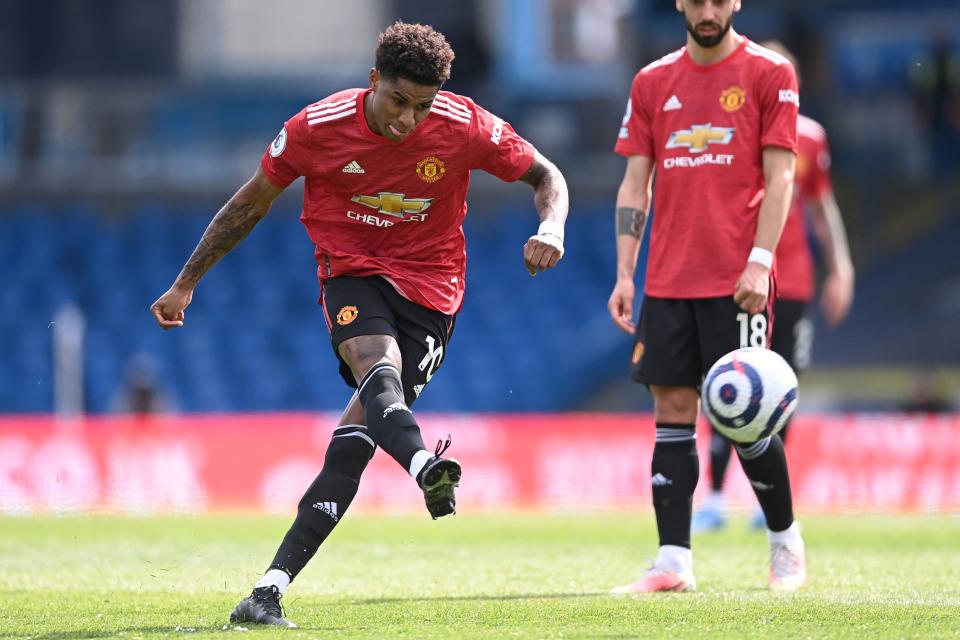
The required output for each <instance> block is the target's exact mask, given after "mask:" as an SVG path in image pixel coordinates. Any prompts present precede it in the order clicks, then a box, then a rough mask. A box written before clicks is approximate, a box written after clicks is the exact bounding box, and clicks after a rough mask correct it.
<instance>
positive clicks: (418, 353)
mask: <svg viewBox="0 0 960 640" xmlns="http://www.w3.org/2000/svg"><path fill="white" fill-rule="evenodd" d="M320 304H321V305H322V306H323V314H324V316H325V317H326V320H327V329H328V330H329V331H330V342H331V344H332V345H333V352H334V353H335V354H336V356H337V359H338V360H340V375H341V376H342V377H343V379H344V381H345V382H346V383H347V384H348V385H350V386H351V387H354V388H356V386H357V381H356V380H355V379H354V377H353V373H352V372H351V371H350V367H349V366H347V363H346V362H344V361H343V358H341V357H340V350H339V349H340V343H342V342H344V341H345V340H349V339H350V338H355V337H357V336H370V335H384V336H393V337H394V339H396V341H397V344H398V345H399V346H400V355H401V369H402V370H401V372H400V380H401V382H402V383H403V395H404V400H405V402H406V403H407V406H411V405H412V404H413V403H414V401H415V400H416V399H417V397H418V396H419V395H420V392H421V391H423V388H424V387H425V386H426V384H427V382H429V381H430V379H431V378H432V377H433V375H434V374H435V373H436V372H437V370H438V369H439V368H440V365H441V364H442V363H443V360H444V357H445V356H446V352H447V343H448V342H449V341H450V336H451V335H453V325H454V320H455V316H450V315H447V314H445V313H441V312H439V311H437V310H435V309H428V308H427V307H424V306H421V305H419V304H417V303H415V302H411V301H409V300H407V299H406V298H404V297H403V296H401V295H400V294H399V293H397V291H396V289H394V288H393V286H392V285H391V284H390V283H389V282H387V281H386V280H384V279H383V278H381V277H380V276H369V277H366V278H354V277H351V276H341V277H338V278H331V279H329V280H327V281H325V282H324V283H323V294H322V296H321V298H320Z"/></svg>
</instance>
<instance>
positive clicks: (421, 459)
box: [409, 449, 433, 478]
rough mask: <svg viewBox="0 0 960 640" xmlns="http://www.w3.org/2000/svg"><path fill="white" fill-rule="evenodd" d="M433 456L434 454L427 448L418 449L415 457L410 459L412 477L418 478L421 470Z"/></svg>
mask: <svg viewBox="0 0 960 640" xmlns="http://www.w3.org/2000/svg"><path fill="white" fill-rule="evenodd" d="M432 457H433V454H432V453H430V452H429V451H427V450H426V449H420V451H417V452H416V453H415V454H413V459H412V460H410V469H409V471H410V477H411V478H416V477H417V475H418V474H419V473H420V470H421V469H423V467H424V466H425V465H426V464H427V462H428V461H429V460H430V458H432Z"/></svg>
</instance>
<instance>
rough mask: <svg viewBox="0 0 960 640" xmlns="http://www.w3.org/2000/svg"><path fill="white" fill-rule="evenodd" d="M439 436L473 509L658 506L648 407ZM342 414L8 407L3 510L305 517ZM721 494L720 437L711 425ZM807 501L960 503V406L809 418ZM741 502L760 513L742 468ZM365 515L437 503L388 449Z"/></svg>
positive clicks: (794, 456)
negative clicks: (60, 416) (72, 417)
mask: <svg viewBox="0 0 960 640" xmlns="http://www.w3.org/2000/svg"><path fill="white" fill-rule="evenodd" d="M419 418H420V421H421V425H422V427H423V432H424V440H425V441H426V442H427V446H428V447H429V446H432V443H434V442H436V440H437V439H439V438H442V437H445V436H446V435H447V434H452V437H453V446H452V447H451V449H450V451H449V452H448V454H447V455H452V456H453V457H456V458H457V459H458V460H460V462H461V463H462V464H463V467H464V476H463V480H462V483H461V487H460V490H459V492H458V508H459V510H460V511H461V512H470V511H492V510H500V509H541V510H570V511H582V510H603V509H637V510H644V509H648V508H649V505H650V456H651V452H652V449H653V419H652V416H650V415H646V414H511V415H504V414H469V415H467V414H464V415H456V414H425V415H422V416H419ZM336 420H337V416H335V415H333V414H316V415H312V414H263V415H251V414H243V415H185V416H170V417H165V416H156V417H147V418H134V417H131V418H127V417H91V418H86V419H83V420H78V421H75V422H69V423H63V422H58V421H57V420H56V419H54V418H52V417H48V416H9V415H8V416H0V513H4V514H29V513H47V512H53V513H74V512H80V513H82V512H110V513H130V514H151V513H168V512H173V513H203V512H209V511H253V512H270V513H281V514H292V513H293V512H294V511H295V509H296V504H297V502H298V501H299V499H300V496H301V495H302V493H303V491H304V490H305V489H306V487H307V486H308V485H309V484H310V482H311V481H312V480H313V478H314V477H315V476H316V474H317V473H318V472H319V470H320V467H321V465H322V463H323V457H324V453H325V451H326V446H327V443H328V442H329V439H330V434H331V431H332V430H333V426H334V425H335V423H336ZM698 443H699V444H698V446H699V449H700V465H701V470H702V471H701V480H700V484H699V486H698V488H697V492H698V497H697V500H699V499H700V498H702V496H703V494H705V492H706V491H708V487H709V482H708V481H707V477H708V476H707V474H708V467H709V462H708V460H709V458H708V455H707V447H708V446H709V434H708V433H707V430H706V427H704V426H701V429H700V432H699V437H698ZM787 451H788V456H789V458H790V472H791V477H792V482H793V491H794V496H795V501H796V505H797V509H798V511H800V512H802V511H804V510H807V511H821V512H837V511H879V512H898V511H912V512H934V513H936V512H951V511H952V512H957V511H960V414H948V415H906V414H864V415H823V416H814V415H810V416H798V417H797V418H796V419H795V420H794V423H793V424H792V425H791V433H790V437H789V443H788V447H787ZM727 485H728V487H727V497H728V500H729V503H730V505H731V506H733V507H735V508H736V507H741V508H752V506H753V505H754V498H753V494H752V490H751V488H750V486H749V483H748V482H747V481H746V479H745V478H744V476H743V474H742V472H741V470H740V468H739V465H738V464H736V463H732V464H731V465H730V478H729V481H728V483H727ZM351 508H352V509H354V510H363V511H367V512H417V511H419V510H421V509H422V508H423V507H422V497H421V494H420V492H419V490H418V489H417V487H416V485H415V483H414V481H413V480H412V479H411V478H409V476H407V475H406V473H405V472H404V470H402V469H401V468H400V467H399V466H398V465H397V464H396V463H395V462H394V461H393V460H392V459H391V458H389V457H388V456H387V455H386V454H384V453H383V452H382V451H379V450H378V452H377V454H376V455H375V456H374V458H373V460H372V461H371V462H370V465H369V466H368V468H367V471H366V473H365V474H364V477H363V480H362V482H361V485H360V492H359V494H358V497H357V500H356V501H355V502H354V505H353V507H351Z"/></svg>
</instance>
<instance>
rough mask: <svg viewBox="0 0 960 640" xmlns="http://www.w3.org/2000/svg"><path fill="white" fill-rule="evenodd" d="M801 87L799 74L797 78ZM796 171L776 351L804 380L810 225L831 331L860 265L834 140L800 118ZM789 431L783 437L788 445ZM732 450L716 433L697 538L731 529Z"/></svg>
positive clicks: (811, 289)
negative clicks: (848, 227)
mask: <svg viewBox="0 0 960 640" xmlns="http://www.w3.org/2000/svg"><path fill="white" fill-rule="evenodd" d="M762 46H764V47H766V48H768V49H771V50H773V51H776V52H777V53H779V54H780V55H782V56H783V57H785V58H786V59H787V60H789V61H790V63H791V64H793V67H794V69H799V67H798V65H797V60H796V58H795V57H794V56H793V54H791V53H790V52H789V51H788V50H787V48H786V47H784V46H783V45H782V44H781V43H779V42H776V41H767V42H764V43H762ZM797 83H798V84H800V74H799V72H798V73H797ZM797 143H798V152H797V168H796V175H795V177H794V182H793V202H792V204H791V206H790V213H789V214H788V215H787V223H786V226H784V228H783V235H782V236H781V238H780V244H779V245H777V253H776V263H777V298H776V300H774V302H773V317H774V320H775V321H774V323H773V336H772V339H771V348H772V349H773V350H774V351H776V352H777V353H779V354H780V355H781V356H783V357H784V359H785V360H786V361H787V362H789V363H790V366H791V367H793V370H794V371H796V372H797V375H800V373H801V372H802V371H803V370H804V369H805V368H806V367H807V366H808V365H809V364H810V355H811V351H812V349H813V321H812V320H811V318H810V303H811V301H812V300H813V297H814V293H815V290H816V283H815V273H814V260H813V252H812V251H811V248H810V243H809V241H808V236H807V225H806V224H805V222H806V221H807V219H808V216H809V220H810V222H811V227H812V230H813V232H814V235H815V236H816V239H817V244H819V246H820V249H821V254H822V257H823V262H824V265H825V267H826V275H825V278H824V281H823V287H822V289H821V293H820V310H821V311H822V313H823V315H824V318H825V319H826V321H827V325H828V326H830V327H836V326H837V325H839V324H840V323H841V322H843V320H844V319H845V318H846V317H847V313H848V312H849V311H850V304H851V303H852V302H853V280H854V270H853V263H852V262H851V260H850V250H849V248H848V246H847V234H846V232H845V231H844V229H843V218H842V216H841V215H840V207H839V206H837V200H836V198H835V197H834V194H833V184H832V182H831V180H830V148H829V145H828V144H827V133H826V131H825V130H824V128H823V127H822V126H821V125H820V123H818V122H817V121H816V120H813V119H812V118H808V117H806V116H804V115H803V114H800V116H799V117H798V119H797ZM789 426H790V425H789V424H788V425H787V426H785V427H784V428H783V430H781V431H780V439H781V440H783V443H784V445H786V443H787V431H788V427H789ZM731 447H732V445H731V443H730V441H729V440H727V439H726V438H724V437H723V436H722V435H720V433H719V432H718V431H716V430H711V434H710V495H709V496H708V497H707V499H706V501H705V502H704V504H703V506H702V507H701V508H700V509H699V510H698V511H697V512H696V513H695V514H694V515H693V532H694V533H697V532H702V531H711V530H718V529H722V528H723V527H724V526H726V522H727V514H726V504H725V502H724V499H723V483H724V479H725V477H726V471H727V464H728V463H729V462H730V451H731ZM750 526H751V527H752V528H754V529H762V528H764V527H765V526H766V522H765V521H764V517H763V511H762V510H758V511H757V512H756V513H755V514H754V516H753V518H751V521H750Z"/></svg>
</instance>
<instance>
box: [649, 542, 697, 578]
mask: <svg viewBox="0 0 960 640" xmlns="http://www.w3.org/2000/svg"><path fill="white" fill-rule="evenodd" d="M656 565H657V568H658V569H666V570H667V571H673V572H675V573H684V574H689V575H693V551H691V550H690V549H687V548H686V547H678V546H676V545H672V544H665V545H663V546H661V547H660V550H659V551H658V552H657V562H656Z"/></svg>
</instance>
